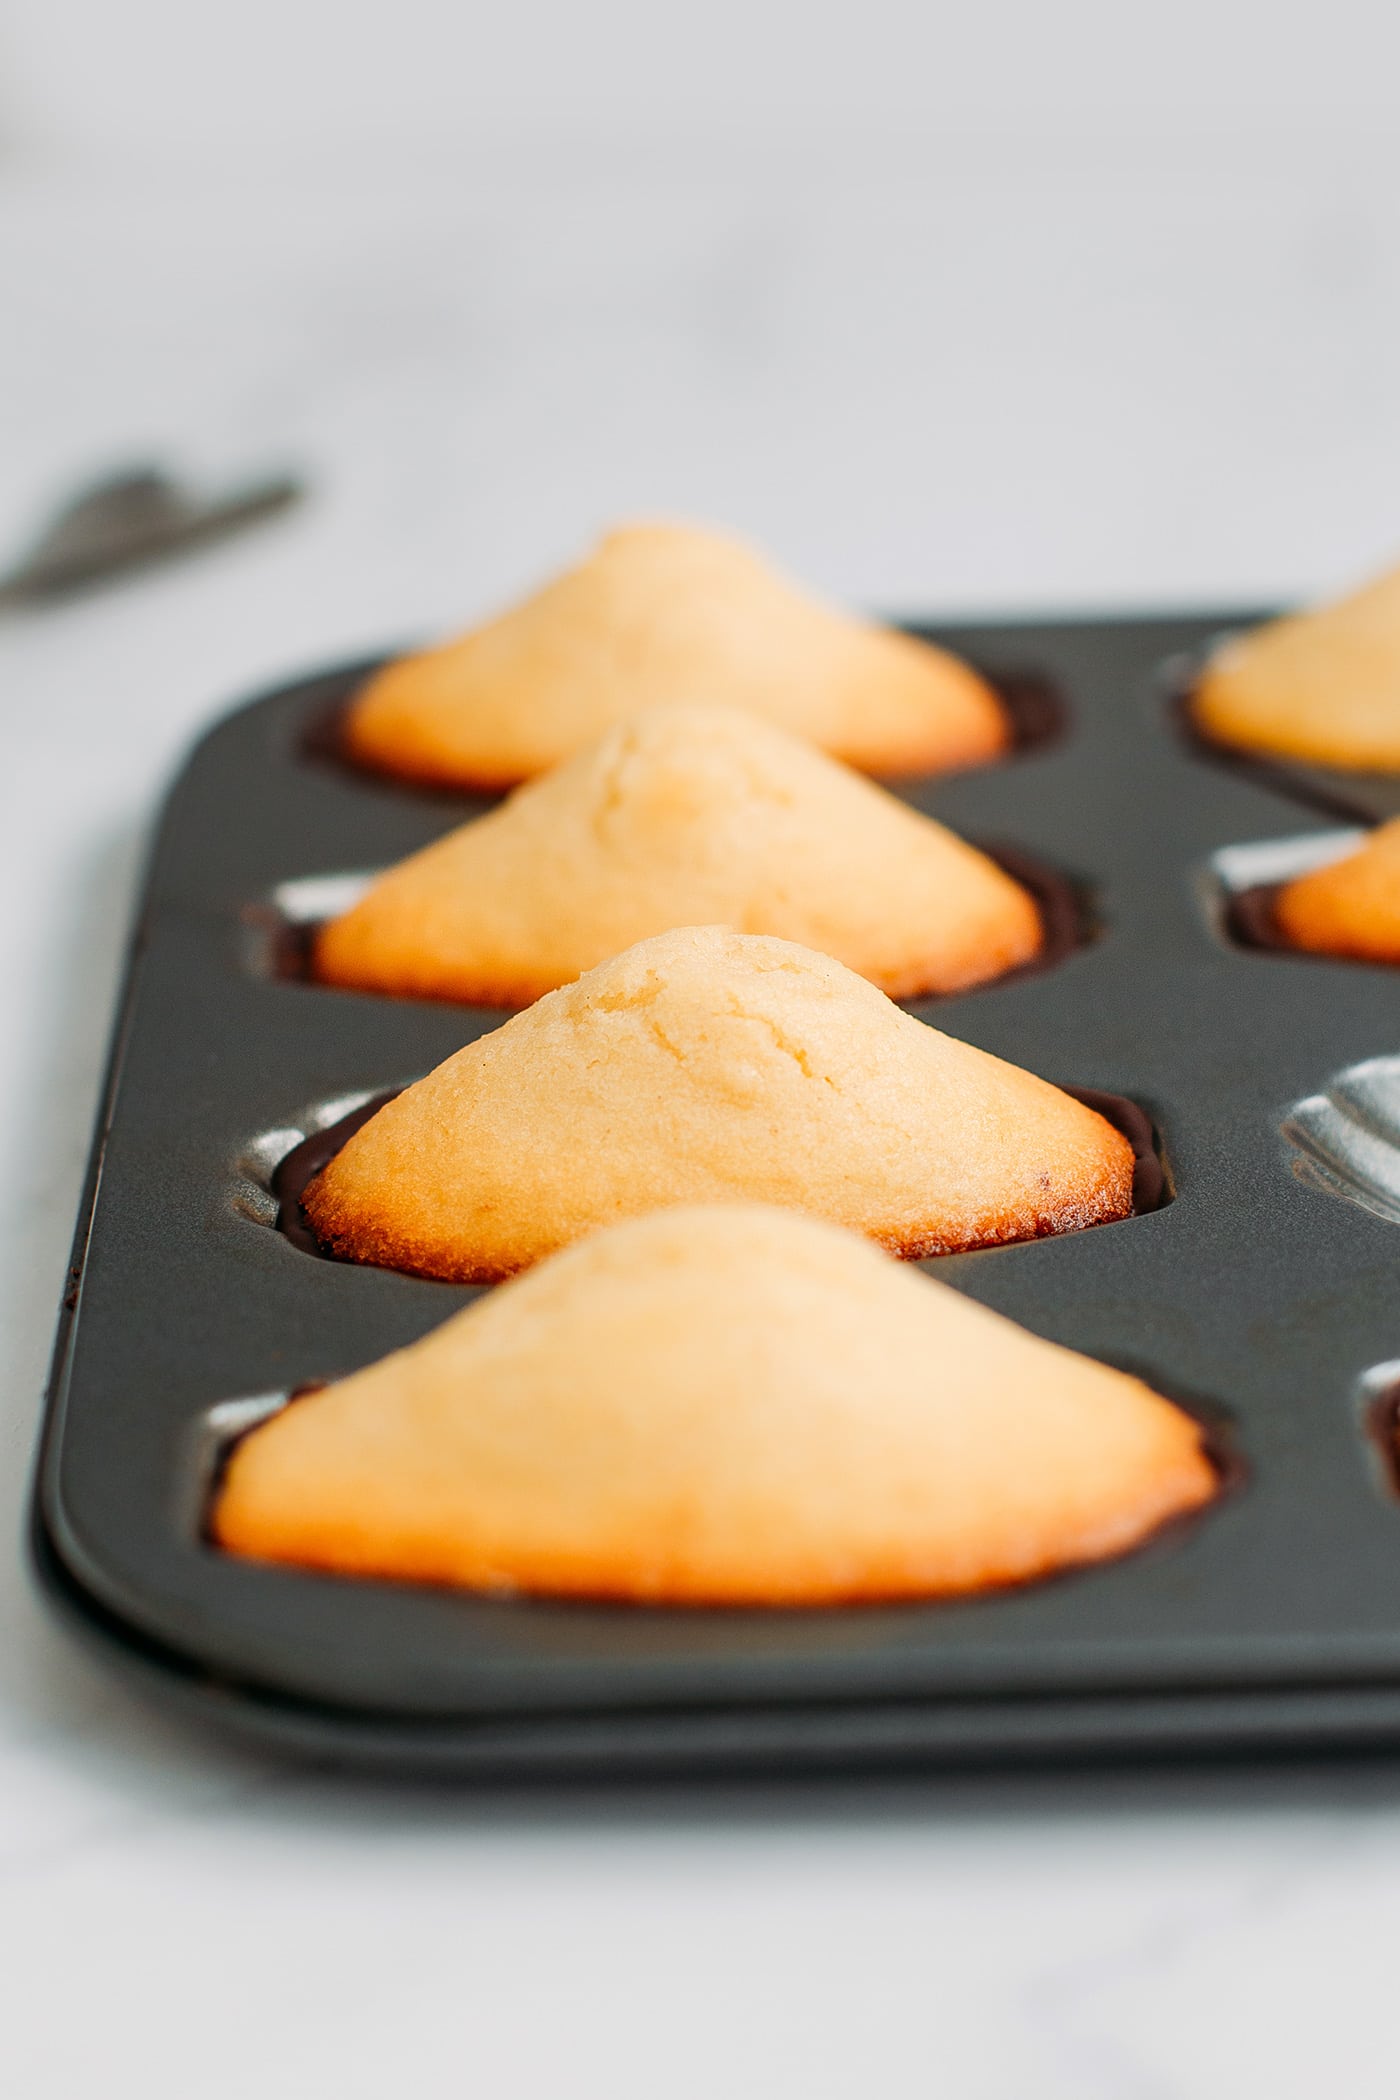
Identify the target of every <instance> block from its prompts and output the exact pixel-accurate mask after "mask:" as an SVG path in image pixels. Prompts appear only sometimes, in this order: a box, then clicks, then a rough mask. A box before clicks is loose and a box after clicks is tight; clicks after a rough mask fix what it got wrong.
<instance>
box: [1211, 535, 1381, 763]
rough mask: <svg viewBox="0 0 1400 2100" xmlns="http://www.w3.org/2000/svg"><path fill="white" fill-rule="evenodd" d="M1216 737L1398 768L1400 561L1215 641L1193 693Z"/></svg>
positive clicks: (1313, 758) (1243, 745)
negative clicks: (1359, 585) (1307, 607)
mask: <svg viewBox="0 0 1400 2100" xmlns="http://www.w3.org/2000/svg"><path fill="white" fill-rule="evenodd" d="M1192 713H1193V715H1194V717H1195V720H1196V722H1197V724H1198V725H1199V727H1200V728H1201V729H1202V730H1203V731H1204V732H1205V734H1206V735H1207V736H1210V737H1213V738H1214V739H1215V740H1216V741H1217V742H1218V743H1222V744H1230V745H1233V746H1235V747H1237V748H1238V749H1240V750H1243V751H1261V752H1267V753H1269V754H1270V755H1272V756H1274V757H1278V758H1293V759H1302V760H1306V761H1308V762H1310V763H1312V764H1315V765H1324V766H1341V767H1344V768H1345V767H1350V768H1353V769H1357V770H1361V771H1365V770H1371V771H1376V772H1383V773H1394V772H1400V569H1392V570H1391V571H1390V572H1389V573H1388V574H1387V575H1385V576H1382V577H1380V578H1379V579H1378V580H1377V581H1376V582H1375V583H1372V584H1368V585H1367V587H1366V588H1365V589H1364V590H1361V591H1357V592H1355V593H1354V595H1352V596H1351V597H1348V598H1342V599H1339V600H1338V601H1337V602H1336V604H1334V605H1326V606H1323V607H1321V608H1320V609H1319V610H1318V611H1316V612H1305V613H1294V614H1292V615H1291V616H1290V617H1289V618H1288V619H1284V620H1274V621H1271V622H1270V623H1269V625H1268V626H1266V627H1260V628H1257V629H1256V630H1255V632H1254V633H1253V634H1246V635H1242V636H1241V637H1240V638H1239V639H1238V640H1237V641H1232V642H1228V643H1226V644H1225V645H1224V647H1222V648H1221V649H1219V650H1218V651H1217V652H1216V654H1215V655H1214V656H1213V657H1212V658H1211V660H1210V662H1209V663H1208V664H1207V665H1206V668H1205V672H1204V674H1203V676H1202V678H1201V681H1200V684H1199V685H1198V687H1197V689H1196V693H1195V696H1194V699H1193V701H1192Z"/></svg>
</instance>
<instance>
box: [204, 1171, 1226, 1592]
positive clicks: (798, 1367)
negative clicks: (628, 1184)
mask: <svg viewBox="0 0 1400 2100" xmlns="http://www.w3.org/2000/svg"><path fill="white" fill-rule="evenodd" d="M1218 1486H1219V1480H1218V1476H1217V1473H1216V1471H1215V1468H1214V1467H1213V1465H1212V1463H1211V1461H1210V1459H1209V1457H1208V1456H1207V1453H1206V1450H1205V1449H1204V1447H1203V1441H1202V1434H1201V1430H1200V1428H1199V1426H1198V1424H1197V1423H1195V1422H1194V1421H1192V1420H1191V1419H1190V1418H1189V1417H1188V1416H1187V1415H1186V1414H1185V1413H1183V1412H1182V1411H1181V1410H1180V1409H1179V1408H1177V1407H1175V1406H1173V1405H1172V1404H1171V1403H1170V1402H1169V1401H1167V1400H1164V1399H1162V1398H1161V1397H1160V1396H1159V1395H1158V1394H1156V1393H1154V1392H1152V1391H1151V1389H1150V1388H1149V1387H1148V1386H1146V1385H1144V1384H1143V1383H1142V1382H1141V1381H1140V1380H1138V1379H1136V1378H1132V1377H1129V1376H1127V1375H1125V1374H1124V1373H1123V1372H1121V1371H1116V1370H1112V1369H1110V1368H1109V1367H1108V1366H1106V1365H1104V1364H1100V1363H1096V1362H1094V1361H1093V1360H1092V1359H1090V1358H1088V1357H1085V1356H1080V1355H1077V1354H1075V1353H1074V1352H1073V1351H1072V1350H1069V1349H1064V1348H1060V1347H1057V1346H1055V1345H1054V1344H1052V1343H1049V1342H1046V1341H1042V1340H1040V1339H1039V1338H1038V1337H1036V1336H1035V1335H1032V1334H1028V1333H1027V1332H1026V1331H1025V1330H1024V1329H1022V1328H1020V1327H1017V1326H1015V1325H1014V1324H1013V1323H1012V1322H1011V1321H1010V1320H1006V1319H1003V1318H1002V1317H1001V1316H1000V1315H998V1314H995V1313H992V1312H988V1311H987V1310H985V1308H983V1307H982V1306H979V1305H977V1304H974V1303H973V1302H972V1301H970V1300H969V1299H966V1298H964V1297H962V1296H960V1295H959V1293H957V1292H956V1291H954V1290H952V1289H950V1288H949V1287H948V1286H946V1285H944V1284H940V1283H936V1282H933V1281H931V1280H930V1279H929V1278H928V1277H926V1276H925V1275H923V1274H922V1273H921V1272H920V1271H918V1270H915V1269H907V1268H902V1267H900V1266H899V1265H898V1264H896V1263H894V1262H892V1261H890V1260H889V1259H888V1258H887V1257H886V1256H885V1255H883V1254H881V1253H879V1252H877V1250H875V1249H874V1248H872V1247H871V1246H870V1245H869V1244H868V1243H867V1242H865V1241H862V1240H860V1239H858V1238H856V1237H855V1236H854V1235H853V1234H850V1233H845V1232H842V1231H840V1230H838V1229H837V1228H836V1227H833V1226H830V1225H826V1224H820V1223H817V1222H815V1221H814V1220H811V1219H807V1218H800V1217H797V1216H795V1215H794V1214H792V1213H790V1212H784V1211H776V1210H770V1209H766V1208H761V1207H757V1206H746V1207H721V1206H716V1207H709V1208H694V1209H677V1210H671V1211H666V1212H661V1213H653V1214H652V1215H651V1216H649V1217H646V1218H641V1219H635V1220H631V1221H629V1222H628V1223H626V1224H623V1225H618V1226H614V1227H612V1228H611V1229H610V1230H609V1231H606V1232H600V1233H598V1234H596V1235H595V1236H594V1237H592V1238H590V1239H588V1240H585V1241H583V1242H581V1243H580V1244H579V1245H578V1246H576V1247H572V1248H570V1249H568V1250H567V1251H566V1252H564V1253H562V1254H557V1255H555V1256H554V1257H553V1258H552V1259H551V1260H550V1261H548V1262H546V1263H544V1264H543V1265H542V1266H541V1267H540V1268H538V1269H536V1270H533V1271H532V1272H531V1273H530V1275H528V1276H526V1277H522V1278H521V1279H519V1280H518V1281H517V1282H515V1283H511V1284H507V1285H505V1286H503V1287H502V1288H501V1289H500V1290H498V1291H495V1292H492V1293H490V1294H489V1295H488V1296H486V1297H484V1298H481V1299H478V1300H477V1301H476V1302H475V1303H474V1304H472V1305H470V1306H469V1307H467V1309H466V1310H465V1311H463V1312H460V1313H458V1314H457V1315H456V1316H455V1317H454V1318H453V1319H450V1320H448V1321H447V1322H446V1324H445V1325H444V1326H442V1327H439V1328H438V1329H437V1330H436V1331H435V1332H434V1333H432V1334H430V1335H429V1336H427V1338H426V1339H425V1340H423V1341H421V1342H417V1343H415V1344H414V1345H413V1346H412V1347H410V1348H407V1349H404V1350H401V1351H400V1352H399V1353H398V1354H397V1355H394V1356H390V1357H387V1358H385V1359H384V1360H383V1361H382V1362H380V1363H377V1364H374V1365H372V1366H371V1367H370V1368H369V1369H368V1370H364V1371H360V1372H357V1373H356V1374H355V1375H353V1376H352V1377H349V1378H346V1379H343V1380H341V1381H340V1382H339V1383H338V1384H336V1385H332V1386H329V1387H326V1388H324V1389H323V1390H321V1391H319V1392H314V1393H311V1394H308V1395H306V1396H304V1397H303V1398H301V1399H298V1400H295V1401H293V1402H292V1404H291V1405H290V1406H289V1407H287V1408H286V1409H285V1410H284V1411H283V1412H282V1413H281V1414H280V1415H277V1416H275V1417H274V1418H273V1419H272V1420H271V1421H269V1422H267V1423H265V1424H264V1425H263V1426H261V1427H260V1428H258V1429H256V1430H254V1431H253V1432H252V1433H251V1435H249V1436H248V1437H247V1438H246V1439H245V1440H244V1441H243V1442H242V1443H241V1444H240V1445H238V1446H237V1447H236V1448H235V1450H234V1452H233V1454H232V1458H231V1460H230V1462H229V1464H228V1466H227V1468H226V1471H225V1473H224V1476H223V1482H222V1488H221V1491H220V1494H219V1498H218V1501H217V1504H216V1507H215V1511H214V1517H213V1530H214V1534H215V1537H216V1538H217V1540H218V1541H219V1542H220V1543H221V1544H222V1545H223V1546H225V1547H226V1548H228V1549H229V1550H230V1551H232V1552H235V1553H240V1554H247V1555H252V1556H254V1557H256V1558H259V1559H262V1560H268V1561H283V1562H291V1563H295V1564H299V1565H301V1566H305V1567H309V1568H319V1569H329V1570H335V1571H337V1572H340V1573H342V1574H350V1575H360V1576H379V1577H388V1578H400V1579H406V1580H417V1581H424V1582H435V1583H450V1584H456V1585H460V1586H463V1587H465V1588H467V1589H473V1590H486V1591H501V1590H521V1591H535V1592H541V1593H545V1594H550V1593H553V1594H556V1595H574V1596H592V1597H599V1598H614V1599H622V1600H631V1601H634V1602H638V1603H655V1604H673V1605H675V1604H679V1605H707V1604H708V1605H830V1604H840V1603H852V1602H873V1601H878V1600H880V1599H892V1598H912V1597H940V1596H952V1595H957V1594H959V1593H965V1592H969V1591H977V1590H983V1589H987V1588H990V1587H993V1586H997V1585H1001V1584H1006V1583H1017V1582H1026V1581H1030V1580H1032V1579H1034V1578H1035V1577H1037V1576H1044V1575H1049V1574H1052V1573H1054V1572H1055V1571H1056V1570H1058V1569H1062V1568H1067V1567H1071V1566H1074V1565H1076V1564H1079V1563H1082V1562H1085V1561H1092V1560H1098V1559H1102V1558H1104V1557H1107V1556H1109V1555H1114V1554H1119V1553H1123V1552H1125V1551H1127V1550H1128V1549H1129V1548H1131V1547H1133V1546H1135V1545H1137V1544H1139V1543H1140V1542H1141V1541H1142V1540H1143V1539H1144V1538H1146V1537H1147V1536H1148V1535H1149V1534H1150V1533H1151V1532H1153V1531H1154V1530H1155V1529H1156V1528H1157V1527H1158V1526H1160V1525H1161V1524H1163V1523H1165V1522H1166V1521H1167V1520H1169V1519H1171V1518H1173V1517H1179V1516H1182V1515H1184V1514H1186V1513H1187V1512H1189V1511H1192V1510H1196V1509H1199V1508H1200V1507H1201V1506H1202V1505H1203V1504H1205V1503H1207V1502H1208V1501H1209V1500H1210V1499H1211V1498H1212V1496H1213V1495H1214V1494H1215V1493H1216V1492H1217V1489H1218Z"/></svg>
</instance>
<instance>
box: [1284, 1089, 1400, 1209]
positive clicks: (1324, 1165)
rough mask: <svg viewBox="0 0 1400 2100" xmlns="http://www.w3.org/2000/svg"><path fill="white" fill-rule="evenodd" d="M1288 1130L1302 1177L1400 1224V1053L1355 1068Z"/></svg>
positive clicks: (1295, 1116)
mask: <svg viewBox="0 0 1400 2100" xmlns="http://www.w3.org/2000/svg"><path fill="white" fill-rule="evenodd" d="M1281 1127H1282V1131H1283V1135H1284V1137H1285V1138H1286V1139H1287V1141H1288V1143H1289V1144H1290V1145H1291V1146H1292V1147H1293V1149H1294V1151H1295V1152H1296V1153H1297V1155H1298V1156H1297V1158H1296V1159H1295V1160H1294V1162H1293V1172H1294V1174H1295V1175H1296V1176H1297V1178H1298V1180H1299V1181H1301V1182H1303V1183H1305V1184H1306V1186H1307V1187H1309V1188H1314V1189H1318V1190H1320V1191H1321V1192H1322V1193H1323V1194H1324V1195H1328V1196H1340V1197H1341V1199H1342V1200H1343V1202H1345V1203H1355V1204H1356V1205H1357V1206H1358V1207H1359V1208H1360V1209H1361V1210H1368V1211H1370V1212H1371V1213H1372V1214H1373V1215H1374V1216H1375V1217H1378V1218H1387V1219H1389V1221H1390V1222H1391V1224H1393V1225H1400V1056H1391V1057H1368V1058H1366V1059H1364V1060H1363V1062H1362V1063H1360V1064H1355V1065H1348V1066H1347V1068H1346V1070H1345V1071H1344V1072H1339V1073H1338V1074H1337V1075H1336V1077H1335V1078H1334V1079H1333V1080H1331V1081H1330V1083H1329V1084H1328V1087H1327V1090H1326V1092H1325V1093H1321V1094H1309V1095H1308V1097H1307V1099H1306V1100H1304V1101H1299V1102H1298V1103H1297V1104H1296V1106H1295V1107H1293V1108H1292V1109H1290V1111H1289V1113H1288V1114H1287V1116H1285V1118H1284V1120H1283V1124H1282V1126H1281Z"/></svg>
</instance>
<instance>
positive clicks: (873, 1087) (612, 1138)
mask: <svg viewBox="0 0 1400 2100" xmlns="http://www.w3.org/2000/svg"><path fill="white" fill-rule="evenodd" d="M1132 1181H1133V1154H1132V1148H1131V1146H1130V1145H1129V1143H1128V1141H1127V1140H1126V1138H1124V1137H1123V1136H1122V1135H1121V1134H1120V1133H1119V1132H1118V1131H1116V1130H1115V1129H1114V1128H1113V1127H1112V1126H1111V1125H1110V1124H1109V1123H1108V1122H1106V1121H1105V1120H1104V1118H1103V1117H1102V1116H1100V1115H1097V1114H1096V1113H1095V1112H1094V1111H1093V1110H1092V1109H1089V1108H1086V1107H1085V1106H1084V1105H1083V1104H1082V1103H1080V1102H1078V1101H1075V1100H1073V1099H1071V1097H1070V1096H1069V1095H1068V1094H1065V1093H1062V1092H1061V1091H1060V1089H1059V1088H1058V1087H1055V1086H1051V1085H1049V1084H1048V1083H1047V1082H1046V1081H1045V1080H1043V1079H1037V1078H1036V1077H1034V1076H1033V1074H1031V1073H1029V1072H1025V1071H1022V1070H1021V1069H1020V1067H1019V1066H1016V1065H1012V1064H1007V1063H1005V1062H1004V1061H1003V1060H1002V1059H1000V1058H996V1057H991V1056H989V1055H988V1054H987V1053H986V1052H985V1051H983V1050H977V1049H974V1048H973V1047H972V1046H971V1045H970V1044H967V1043H961V1042H958V1041H957V1040H956V1039H955V1038H954V1037H952V1036H948V1035H943V1034H940V1033H939V1032H938V1031H937V1030H936V1029H933V1028H930V1027H928V1026H927V1024H926V1023H924V1022H922V1021H919V1020H916V1019H914V1018H913V1016H912V1015H909V1014H906V1013H904V1012H902V1011H901V1010H900V1008H899V1007H897V1006H895V1005H894V1004H893V1003H892V1002H891V1001H890V1000H889V999H887V998H886V997H885V995H884V993H883V992H879V991H877V990H876V989H875V987H874V986H873V985H871V984H868V983H866V981H865V980H864V978H861V977H857V976H856V975H855V973H854V972H853V971H851V970H848V969H846V968H845V967H844V966H843V965H842V964H841V963H838V962H834V961H833V960H832V959H831V958H830V957H829V956H825V955H818V954H817V953H815V952H814V951H813V950H812V949H809V948H803V947H799V946H798V945H797V944H796V943H795V942H792V941H782V940H776V939H773V938H770V937H768V936H765V935H759V934H741V933H732V932H730V931H729V930H728V929H727V928H724V927H686V928H681V929H678V930H676V931H674V932H671V933H664V934H658V935H657V936H656V937H655V938H653V939H651V940H647V941H640V942H638V944H637V945H636V946H635V947H633V948H629V949H627V950H626V951H625V952H624V953H623V954H621V955H618V956H614V957H613V958H612V959H611V960H610V961H608V962H606V963H602V964H600V965H599V966H598V968H597V969H595V970H590V971H588V972H587V974H586V975H585V976H583V977H581V978H579V979H578V981H577V982H576V983H574V984H571V985H566V986H565V987H564V988H563V989H562V990H560V991H557V992H551V993H550V994H549V995H548V997H547V998H544V999H541V1000H540V1001H539V1002H538V1003H537V1004H536V1005H534V1006H532V1007H529V1008H528V1009H527V1010H526V1011H525V1012H524V1013H521V1014H517V1015H515V1016H514V1017H513V1019H511V1020H509V1021H507V1022H506V1023H505V1024H504V1026H503V1027H500V1028H498V1029H495V1030H494V1031H493V1032H492V1033H491V1034H489V1035H486V1036H483V1037H480V1038H479V1039H478V1040H477V1041H475V1042H472V1043H469V1044H468V1045H467V1046H466V1048H465V1049H463V1050H459V1051H458V1052H457V1053H456V1055H455V1056H453V1057H450V1058H448V1059H447V1061H446V1063H444V1064H442V1065H439V1066H438V1068H437V1070H436V1071H434V1072H431V1073H429V1075H428V1076H427V1077H426V1078H425V1079H421V1080H419V1081H418V1082H417V1084H416V1085H413V1086H410V1087H408V1088H407V1089H406V1090H405V1091H404V1092H403V1093H402V1094H400V1095H398V1096H397V1098H396V1099H394V1100H392V1101H390V1102H389V1103H388V1104H387V1105H386V1106H385V1107H383V1108H381V1109H380V1110H379V1112H378V1114H377V1115H375V1116H374V1117H373V1118H372V1119H371V1120H370V1121H369V1122H368V1123H366V1124H365V1125H364V1126H363V1128H362V1129H360V1130H358V1131H357V1132H356V1133H355V1134H354V1136H352V1137H351V1138H349V1139H348V1141H347V1142H346V1144H345V1145H344V1147H343V1148H342V1149H341V1151H340V1152H339V1153H338V1154H337V1155H336V1156H335V1157H334V1158H333V1159H332V1160H331V1161H330V1163H329V1164H328V1165H327V1166H326V1167H325V1168H323V1169H322V1171H321V1172H320V1174H318V1175H317V1176H316V1178H315V1179H314V1180H313V1181H312V1182H311V1183H310V1185H309V1186H308V1188H307V1190H306V1192H305V1194H304V1197H303V1199H302V1200H303V1207H304V1211H305V1215H306V1217H307V1220H308V1222H309V1224H310V1225H311V1228H312V1230H313V1231H314V1232H315V1233H316V1235H317V1237H318V1238H319V1239H320V1240H321V1242H322V1244H323V1245H324V1246H325V1247H326V1248H327V1249H328V1251H331V1252H333V1253H335V1254H338V1255H340V1256H342V1257H344V1258H347V1259H350V1260H356V1261H365V1262H371V1263H376V1264H379V1265H381V1266H384V1267H389V1268H398V1269H406V1270H409V1271H411V1272H414V1273H417V1274H421V1275H427V1276H440V1277H445V1278H452V1279H455V1280H458V1281H468V1282H469V1281H488V1280H493V1279H495V1278H498V1277H501V1276H506V1275H510V1274H512V1273H513V1272H514V1271H515V1270H517V1269H523V1268H526V1267H528V1265H529V1264H530V1263H531V1262H533V1261H538V1260H539V1259H540V1258H541V1257H542V1256H543V1255H546V1254H549V1253H551V1252H553V1250H554V1249H555V1248H557V1247H562V1246H564V1245H566V1244H567V1242H568V1241H570V1240H572V1239H577V1238H578V1237H580V1236H581V1235H582V1234H584V1233H587V1232H591V1231H594V1230H596V1228H597V1227H598V1226H600V1225H608V1224H613V1223H615V1222H616V1221H617V1220H618V1219H620V1218H624V1217H630V1216H636V1215H639V1214H641V1213H642V1212H645V1211H648V1210H657V1209H660V1208H663V1207H665V1206H667V1205H670V1204H677V1203H694V1202H707V1201H716V1200H726V1199H727V1200H733V1199H748V1200H751V1201H755V1202H770V1203H780V1204H783V1205H786V1206H788V1207H790V1208H792V1209H795V1210H803V1211H808V1212H810V1213H812V1214H813V1215H815V1216H818V1217H825V1218H829V1219H831V1220H832V1222H833V1223H836V1224H841V1225H847V1226H850V1227H851V1228H852V1229H854V1230H856V1231H859V1232H864V1233H865V1234H867V1236H868V1237H869V1238H871V1239H874V1240H877V1241H879V1242H880V1244H881V1245H883V1246H885V1247H887V1248H889V1249H890V1250H891V1251H892V1252H895V1253H898V1254H901V1255H905V1256H911V1257H912V1256H921V1255H925V1254H941V1253H949V1252H953V1251H956V1250H959V1249H962V1248H967V1247H979V1246H989V1245H993V1244H995V1243H997V1242H999V1241H1004V1240H1021V1239H1033V1238H1036V1237H1038V1236H1040V1235H1042V1234H1045V1233H1054V1232H1069V1231H1075V1230H1077V1229H1079V1228H1080V1227H1082V1226H1088V1225H1096V1224H1101V1223H1104V1222H1107V1221H1108V1220H1110V1219H1115V1218H1122V1217H1126V1216H1127V1215H1128V1214H1129V1213H1130V1211H1131V1209H1132Z"/></svg>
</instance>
